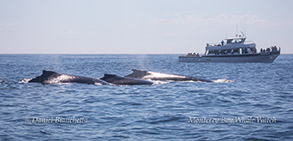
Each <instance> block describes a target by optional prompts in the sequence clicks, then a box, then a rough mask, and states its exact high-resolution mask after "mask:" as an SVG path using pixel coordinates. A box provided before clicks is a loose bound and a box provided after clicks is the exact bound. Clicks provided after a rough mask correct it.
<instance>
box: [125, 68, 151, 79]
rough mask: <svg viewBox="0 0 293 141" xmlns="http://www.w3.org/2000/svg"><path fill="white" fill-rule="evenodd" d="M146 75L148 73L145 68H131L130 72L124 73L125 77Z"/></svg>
mask: <svg viewBox="0 0 293 141" xmlns="http://www.w3.org/2000/svg"><path fill="white" fill-rule="evenodd" d="M146 75H150V73H149V72H148V71H145V70H137V69H132V73H131V74H128V75H126V76H125V77H132V78H143V77H144V76H146Z"/></svg>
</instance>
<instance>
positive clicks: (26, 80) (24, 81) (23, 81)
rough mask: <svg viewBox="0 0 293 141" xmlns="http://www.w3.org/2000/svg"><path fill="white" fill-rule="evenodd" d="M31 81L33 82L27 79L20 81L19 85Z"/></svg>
mask: <svg viewBox="0 0 293 141" xmlns="http://www.w3.org/2000/svg"><path fill="white" fill-rule="evenodd" d="M30 80H32V78H25V79H22V80H20V81H19V82H18V83H28V82H29V81H30Z"/></svg>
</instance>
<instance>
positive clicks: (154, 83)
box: [152, 80, 173, 85]
mask: <svg viewBox="0 0 293 141" xmlns="http://www.w3.org/2000/svg"><path fill="white" fill-rule="evenodd" d="M152 82H153V85H160V84H167V83H170V82H173V81H160V80H154V81H152Z"/></svg>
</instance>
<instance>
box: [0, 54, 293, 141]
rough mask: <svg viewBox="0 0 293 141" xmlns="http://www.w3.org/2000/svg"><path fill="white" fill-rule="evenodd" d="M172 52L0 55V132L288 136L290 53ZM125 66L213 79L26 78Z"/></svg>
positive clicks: (27, 135) (292, 94) (292, 133)
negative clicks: (268, 57)
mask: <svg viewBox="0 0 293 141" xmlns="http://www.w3.org/2000/svg"><path fill="white" fill-rule="evenodd" d="M177 56H178V55H0V125H1V126H0V140H139V139H141V140H163V139H166V140H257V139H259V140H292V139H293V71H292V70H293V55H280V56H279V57H278V58H277V59H276V60H275V62H274V63H180V62H178V58H177ZM131 69H144V70H149V71H153V72H161V73H172V74H182V75H190V76H195V77H199V78H205V79H209V80H214V81H215V83H205V82H169V83H163V84H155V85H150V86H146V85H142V86H113V85H87V84H77V83H70V84H49V85H42V84H38V83H26V81H27V79H30V78H34V77H36V76H38V75H41V73H42V70H53V71H56V72H59V73H66V74H73V75H80V76H89V77H102V76H103V75H104V74H105V73H113V74H117V75H121V76H125V75H127V74H129V73H131Z"/></svg>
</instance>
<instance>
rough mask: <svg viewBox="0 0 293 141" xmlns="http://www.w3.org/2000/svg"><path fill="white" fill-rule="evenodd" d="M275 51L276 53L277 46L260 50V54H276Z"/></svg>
mask: <svg viewBox="0 0 293 141" xmlns="http://www.w3.org/2000/svg"><path fill="white" fill-rule="evenodd" d="M277 51H278V48H277V46H271V47H269V48H267V49H260V53H268V52H277Z"/></svg>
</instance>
